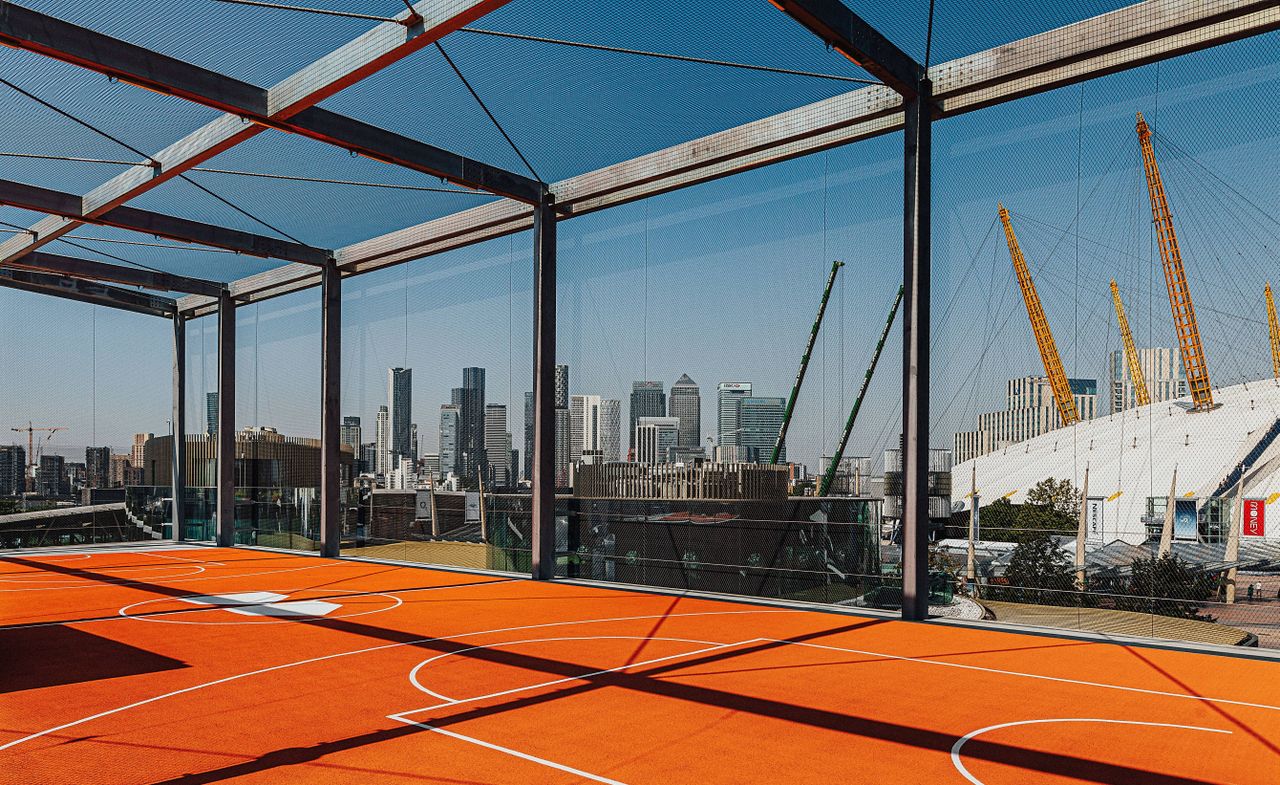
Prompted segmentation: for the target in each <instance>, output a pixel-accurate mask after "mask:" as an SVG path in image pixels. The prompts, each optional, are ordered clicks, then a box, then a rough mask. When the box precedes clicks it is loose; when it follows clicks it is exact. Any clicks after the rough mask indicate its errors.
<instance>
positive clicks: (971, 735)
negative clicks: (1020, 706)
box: [951, 717, 1235, 785]
mask: <svg viewBox="0 0 1280 785" xmlns="http://www.w3.org/2000/svg"><path fill="white" fill-rule="evenodd" d="M1054 722H1098V723H1104V724H1108V725H1143V726H1149V727H1153V728H1174V729H1177V730H1198V731H1205V732H1206V733H1225V734H1226V735H1228V736H1231V735H1233V734H1234V733H1235V732H1234V731H1229V730H1226V729H1223V728H1202V727H1200V726H1198V725H1179V724H1176V723H1171V722H1147V721H1143V720H1117V719H1103V718H1099V717H1050V718H1043V719H1034V720H1016V721H1014V722H1001V723H999V724H997V725H988V726H987V727H985V728H979V729H977V730H975V731H969V732H968V733H966V734H965V735H963V736H961V737H960V738H958V739H956V743H955V744H952V745H951V765H952V766H955V768H956V771H958V772H960V775H961V776H962V777H964V778H965V779H967V780H968V781H969V782H971V783H972V784H973V785H986V783H984V782H983V781H982V780H980V779H978V778H977V777H975V776H974V775H973V774H972V773H971V772H970V771H969V767H968V766H965V765H964V761H963V760H962V759H961V757H960V751H961V750H962V749H964V745H965V744H966V743H968V742H970V741H972V740H973V739H976V738H977V737H979V736H981V735H983V734H985V733H990V732H992V731H997V730H1003V729H1004V728H1014V727H1017V726H1020V725H1046V724H1049V723H1054ZM1151 773H1152V774H1155V772H1151Z"/></svg>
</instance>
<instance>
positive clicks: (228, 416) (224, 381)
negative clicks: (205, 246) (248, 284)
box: [214, 290, 236, 548]
mask: <svg viewBox="0 0 1280 785" xmlns="http://www.w3.org/2000/svg"><path fill="white" fill-rule="evenodd" d="M235 428H236V304H235V301H234V300H232V299H231V291H230V290H223V292H222V294H220V295H219V296H218V433H217V436H216V451H217V477H216V478H215V483H216V485H217V494H218V507H217V512H216V513H215V516H214V518H215V527H214V528H215V539H216V541H217V543H218V545H219V546H221V547H224V548H226V547H230V546H231V545H232V544H234V539H235V530H236V431H235Z"/></svg>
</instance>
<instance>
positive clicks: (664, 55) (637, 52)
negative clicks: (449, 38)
mask: <svg viewBox="0 0 1280 785" xmlns="http://www.w3.org/2000/svg"><path fill="white" fill-rule="evenodd" d="M458 32H460V33H471V34H473V35H487V36H493V37H495V38H510V39H512V40H516V41H533V42H536V43H540V44H554V45H556V46H570V47H574V48H576V49H590V50H593V51H596V52H611V53H613V54H623V55H634V56H636V57H652V58H656V59H660V60H675V61H677V62H682V63H696V64H698V65H716V66H721V67H723V68H740V69H743V70H746V71H763V72H765V73H771V74H785V75H787V76H805V77H809V78H812V79H831V80H834V81H837V82H854V83H856V84H867V85H882V84H884V83H883V82H877V81H875V80H874V79H859V78H857V77H853V76H839V75H836V74H824V73H820V72H817V71H798V70H795V69H792V68H775V67H773V66H768V65H754V64H751V63H738V62H734V61H732V60H715V59H712V58H709V57H694V56H692V55H677V54H670V53H668V52H650V51H646V50H644V49H626V48H624V47H620V46H606V45H604V44H589V43H585V42H582V41H566V40H564V39H562V38H544V37H542V36H537V35H525V34H522V33H507V32H503V31H501V30H485V29H483V28H479V27H460V28H458Z"/></svg>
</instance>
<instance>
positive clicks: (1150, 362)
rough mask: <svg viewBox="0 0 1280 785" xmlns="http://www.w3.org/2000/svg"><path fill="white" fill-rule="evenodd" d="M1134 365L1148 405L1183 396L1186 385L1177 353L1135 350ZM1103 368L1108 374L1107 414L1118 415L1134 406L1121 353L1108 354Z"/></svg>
mask: <svg viewBox="0 0 1280 785" xmlns="http://www.w3.org/2000/svg"><path fill="white" fill-rule="evenodd" d="M1138 365H1139V366H1140V367H1141V368H1142V377H1143V379H1144V380H1145V381H1146V383H1147V393H1148V394H1149V395H1150V396H1151V402H1152V403H1158V402H1160V401H1171V400H1173V399H1174V398H1181V397H1183V396H1185V395H1186V394H1187V382H1186V380H1185V379H1183V377H1182V358H1181V357H1180V356H1179V353H1178V350H1177V349H1169V348H1167V347H1153V348H1149V349H1139V350H1138ZM1107 368H1108V370H1109V371H1110V374H1109V375H1110V379H1109V380H1108V381H1109V384H1108V385H1107V393H1108V396H1109V399H1110V402H1111V413H1112V414H1115V413H1116V412H1122V411H1124V410H1125V409H1132V408H1133V407H1134V406H1137V405H1138V401H1137V396H1136V395H1135V394H1134V391H1133V379H1132V378H1131V377H1130V376H1129V364H1128V363H1127V362H1126V361H1125V357H1124V352H1123V351H1119V350H1117V351H1114V352H1112V353H1111V356H1110V358H1109V362H1108V363H1107Z"/></svg>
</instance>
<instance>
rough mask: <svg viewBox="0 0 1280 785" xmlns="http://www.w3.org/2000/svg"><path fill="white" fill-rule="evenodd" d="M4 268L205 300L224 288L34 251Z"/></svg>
mask: <svg viewBox="0 0 1280 785" xmlns="http://www.w3.org/2000/svg"><path fill="white" fill-rule="evenodd" d="M4 266H6V267H11V268H14V269H20V270H34V271H36V272H45V273H55V274H59V275H66V276H69V277H71V278H80V279H83V280H86V281H105V282H108V283H119V284H125V285H127V286H139V287H142V288H143V289H153V290H155V291H158V292H182V293H184V294H201V295H204V296H206V297H217V296H218V294H219V293H221V292H222V290H223V289H224V288H226V287H225V286H224V285H223V284H220V283H217V282H214V281H206V280H202V279H199V278H188V277H187V276H185V275H171V274H169V273H165V272H159V271H156V270H144V269H142V268H140V267H124V266H121V265H118V264H108V263H106V262H97V261H93V260H90V259H77V258H75V257H73V256H60V255H58V254H51V253H45V252H44V251H35V252H33V253H29V254H27V255H26V256H23V257H22V258H20V259H15V260H13V261H12V262H8V263H6V264H5V265H4Z"/></svg>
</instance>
